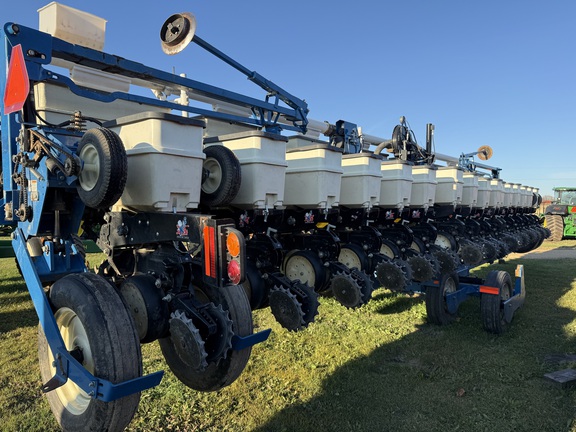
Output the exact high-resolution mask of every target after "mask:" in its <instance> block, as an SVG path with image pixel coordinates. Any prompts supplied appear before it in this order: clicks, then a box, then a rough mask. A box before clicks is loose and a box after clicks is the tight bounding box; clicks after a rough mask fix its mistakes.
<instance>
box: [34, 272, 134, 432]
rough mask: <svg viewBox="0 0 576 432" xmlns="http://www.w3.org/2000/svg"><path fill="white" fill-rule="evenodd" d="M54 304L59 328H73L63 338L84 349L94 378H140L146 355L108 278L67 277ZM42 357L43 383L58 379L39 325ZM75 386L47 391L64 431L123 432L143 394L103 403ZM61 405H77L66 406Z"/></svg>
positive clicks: (53, 294)
mask: <svg viewBox="0 0 576 432" xmlns="http://www.w3.org/2000/svg"><path fill="white" fill-rule="evenodd" d="M50 301H51V303H52V305H53V307H54V309H55V310H56V314H55V315H56V319H57V322H58V323H59V326H60V328H61V329H64V328H65V327H66V324H70V325H69V326H68V331H69V334H68V337H67V336H64V337H65V339H66V340H65V343H67V348H68V349H73V348H74V347H76V346H81V347H82V348H83V351H82V352H83V355H84V364H85V367H86V368H87V369H88V370H89V371H90V372H92V373H93V374H94V376H95V377H97V378H102V379H106V380H109V381H111V382H112V383H119V382H123V381H126V380H130V379H134V378H137V377H139V376H141V375H142V355H141V352H140V344H139V343H138V335H137V333H136V330H135V328H134V323H133V321H132V318H131V316H130V314H129V312H128V310H127V309H126V308H125V306H124V303H123V302H122V299H121V298H120V296H119V295H118V294H117V292H116V290H115V288H114V287H113V286H112V285H110V284H109V283H108V282H107V281H106V280H105V279H104V278H102V277H101V276H98V275H95V274H93V273H80V274H72V275H68V276H65V277H63V278H62V279H59V280H58V281H56V282H55V283H54V284H53V285H52V287H51V288H50ZM80 327H82V330H83V332H84V333H82V332H81V331H80V330H79V329H80ZM65 334H66V333H65ZM72 345H74V346H72ZM88 348H89V349H88ZM88 352H89V353H90V355H88V354H87V353H88ZM38 358H39V361H40V373H41V375H42V380H43V382H47V381H48V380H49V379H50V378H52V376H53V375H54V369H53V367H52V359H53V357H52V352H51V350H50V347H49V345H48V342H47V341H46V337H45V336H44V332H43V330H42V328H41V326H38ZM74 387H75V384H74V383H72V382H71V381H68V382H67V383H66V384H64V385H63V386H62V387H60V388H58V389H56V390H53V391H51V392H48V393H46V398H47V399H48V402H49V404H50V408H51V409H52V412H53V414H54V416H55V417H56V420H57V421H58V424H59V425H60V426H61V427H62V429H63V430H69V431H80V430H109V431H113V430H114V431H116V430H123V429H124V428H125V427H126V426H127V425H128V424H129V423H130V421H131V420H132V417H134V413H135V412H136V409H137V408H138V403H139V401H140V393H135V394H132V395H129V396H126V397H123V398H121V399H117V400H115V401H112V402H102V401H98V400H96V399H92V398H90V397H88V396H85V394H80V393H79V392H78V391H77V390H76V389H75V388H74ZM74 395H76V397H74ZM63 401H73V402H74V403H67V404H66V405H64V404H63Z"/></svg>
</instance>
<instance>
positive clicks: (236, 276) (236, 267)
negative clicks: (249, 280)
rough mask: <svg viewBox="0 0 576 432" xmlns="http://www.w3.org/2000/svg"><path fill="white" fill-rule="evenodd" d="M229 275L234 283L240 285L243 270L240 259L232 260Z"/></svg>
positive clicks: (229, 264)
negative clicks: (241, 269)
mask: <svg viewBox="0 0 576 432" xmlns="http://www.w3.org/2000/svg"><path fill="white" fill-rule="evenodd" d="M228 277H229V278H230V282H232V284H233V285H238V284H239V283H240V279H241V278H242V272H241V271H240V264H238V261H230V262H229V263H228Z"/></svg>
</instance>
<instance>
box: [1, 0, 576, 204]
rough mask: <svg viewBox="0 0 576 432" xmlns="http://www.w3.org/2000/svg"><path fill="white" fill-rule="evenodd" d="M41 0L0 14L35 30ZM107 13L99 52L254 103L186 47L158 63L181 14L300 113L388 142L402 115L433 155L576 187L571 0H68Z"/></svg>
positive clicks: (230, 73) (575, 44)
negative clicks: (297, 101)
mask: <svg viewBox="0 0 576 432" xmlns="http://www.w3.org/2000/svg"><path fill="white" fill-rule="evenodd" d="M47 3H48V1H35V0H34V1H32V0H26V1H21V2H12V3H11V6H10V8H9V9H8V8H6V9H4V11H3V12H2V21H4V22H5V21H14V22H18V23H20V24H23V25H27V26H30V27H37V23H38V18H37V13H36V10H37V9H38V8H40V7H42V6H44V5H45V4H47ZM62 3H63V4H66V5H69V6H73V7H77V8H80V9H83V10H85V11H87V12H90V13H93V14H95V15H98V16H101V17H103V18H106V19H107V20H108V23H107V33H106V45H105V51H107V52H110V53H112V54H117V55H120V56H123V57H126V58H130V59H131V60H135V61H139V62H142V63H145V64H148V65H150V66H154V67H157V68H160V69H165V70H173V69H174V70H176V71H177V72H179V73H180V72H185V73H187V74H188V76H189V77H191V78H193V79H196V80H199V81H204V82H207V83H209V84H214V85H217V86H221V87H224V88H227V89H229V90H233V91H236V92H241V93H246V94H250V95H253V96H258V97H260V96H261V95H262V92H261V91H260V90H259V89H258V88H256V87H255V86H254V85H253V84H251V83H250V82H248V81H247V80H246V79H245V78H244V76H242V75H240V74H239V73H238V72H236V71H234V70H232V69H231V68H230V67H228V66H227V65H225V64H224V63H221V62H219V61H218V60H216V59H214V58H212V57H211V56H210V55H208V54H206V53H204V52H203V51H202V50H200V49H199V48H198V47H196V46H193V45H192V46H190V47H189V48H188V49H187V50H186V51H184V52H183V53H181V54H179V55H177V56H171V57H168V56H166V55H165V54H163V53H162V51H161V49H160V44H159V37H158V35H159V30H160V26H161V25H162V23H163V22H164V20H165V19H166V18H167V17H168V16H170V15H171V14H173V13H176V12H184V11H189V12H192V13H193V14H194V15H195V16H196V19H197V21H198V29H197V34H198V35H199V36H201V37H202V38H203V39H205V40H206V41H208V42H209V43H211V44H212V45H214V46H216V47H217V48H219V49H220V50H222V51H224V52H225V53H226V54H228V55H230V56H231V57H232V58H234V59H235V60H237V61H239V62H240V63H242V64H243V65H245V66H246V67H248V68H249V69H252V70H256V71H258V72H259V73H260V74H262V75H264V76H265V77H266V78H268V79H270V80H272V81H274V82H275V83H277V84H279V85H280V86H282V87H284V88H285V89H286V90H288V91H289V92H290V93H292V94H294V95H295V96H298V97H300V98H302V99H305V100H306V101H307V102H308V105H309V108H310V117H311V118H313V119H316V120H326V121H329V122H331V123H334V122H336V121H337V120H339V119H344V120H348V121H351V122H355V123H357V124H359V125H361V126H362V127H363V130H364V131H365V132H366V133H369V134H372V135H377V136H382V137H389V136H390V134H391V132H392V129H393V127H394V125H396V124H397V122H398V119H399V117H400V116H401V115H404V116H406V118H407V120H408V122H409V123H410V125H411V126H412V129H413V130H414V131H415V132H416V136H417V138H418V139H419V142H420V144H422V145H423V144H424V138H425V125H426V123H429V122H430V123H434V124H435V125H436V134H435V143H436V150H437V151H438V152H439V153H444V154H449V155H454V156H458V155H459V154H460V153H462V152H471V151H474V150H476V149H477V148H478V147H479V146H481V145H486V144H487V145H490V146H492V148H493V149H494V156H493V158H492V159H491V160H490V161H489V162H488V163H489V164H491V165H495V166H498V167H501V168H502V178H503V179H504V180H506V181H509V182H515V183H522V184H525V185H529V186H535V187H540V188H541V193H542V194H549V193H551V190H552V187H553V186H561V185H564V186H566V185H571V186H576V168H575V163H574V161H573V159H575V156H576V155H575V153H576V152H575V151H574V149H575V148H576V139H575V136H576V135H575V133H574V129H575V128H576V57H575V56H576V54H575V53H576V25H575V23H576V1H571V0H550V1H543V0H541V1H535V0H499V1H497V0H483V1H475V2H472V1H463V0H436V1H434V0H404V1H388V0H386V1H375V0H356V1H354V2H343V1H339V0H332V1H328V0H315V1H312V0H309V1H301V0H292V1H290V2H271V1H257V0H256V1H252V2H245V1H232V0H229V1H217V0H211V1H193V0H188V1H185V0H165V1H138V2H136V1H118V0H116V1H111V0H99V1H75V0H63V1H62Z"/></svg>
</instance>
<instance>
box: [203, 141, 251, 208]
mask: <svg viewBox="0 0 576 432" xmlns="http://www.w3.org/2000/svg"><path fill="white" fill-rule="evenodd" d="M204 153H205V154H206V160H204V164H203V168H204V170H205V172H207V173H208V176H207V177H206V179H205V180H203V182H202V191H201V193H200V203H201V204H203V205H205V206H207V207H220V206H224V205H227V204H230V203H231V202H232V200H233V199H234V198H236V195H238V191H239V190H240V183H241V179H242V174H241V168H240V162H239V161H238V158H237V157H236V155H235V154H234V153H233V152H232V150H230V149H229V148H227V147H224V146H223V145H212V146H208V147H205V148H204Z"/></svg>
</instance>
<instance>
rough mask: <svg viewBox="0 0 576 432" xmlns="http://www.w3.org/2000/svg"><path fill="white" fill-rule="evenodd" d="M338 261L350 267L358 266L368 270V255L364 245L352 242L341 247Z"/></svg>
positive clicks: (359, 268)
mask: <svg viewBox="0 0 576 432" xmlns="http://www.w3.org/2000/svg"><path fill="white" fill-rule="evenodd" d="M338 261H340V262H341V263H342V264H344V265H345V266H346V267H348V268H350V269H352V268H357V269H358V270H366V269H367V268H368V255H367V254H366V252H365V251H364V249H363V248H362V246H359V245H356V244H352V243H349V244H347V245H344V246H342V247H341V248H340V254H339V255H338Z"/></svg>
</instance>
